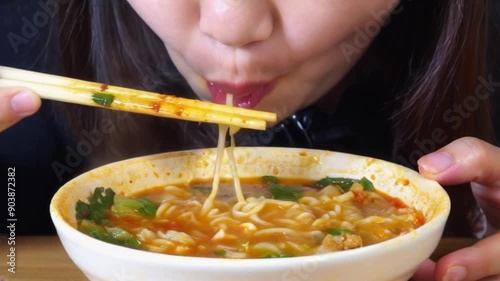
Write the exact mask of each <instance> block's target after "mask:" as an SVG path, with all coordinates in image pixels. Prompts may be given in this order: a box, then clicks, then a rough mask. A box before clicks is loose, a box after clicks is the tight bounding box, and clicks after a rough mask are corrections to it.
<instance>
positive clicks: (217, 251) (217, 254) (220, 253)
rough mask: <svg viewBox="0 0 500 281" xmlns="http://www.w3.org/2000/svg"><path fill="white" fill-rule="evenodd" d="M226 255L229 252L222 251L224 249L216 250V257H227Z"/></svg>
mask: <svg viewBox="0 0 500 281" xmlns="http://www.w3.org/2000/svg"><path fill="white" fill-rule="evenodd" d="M226 253H227V252H226V250H222V249H221V250H215V251H214V254H215V255H216V256H218V257H225V256H226Z"/></svg>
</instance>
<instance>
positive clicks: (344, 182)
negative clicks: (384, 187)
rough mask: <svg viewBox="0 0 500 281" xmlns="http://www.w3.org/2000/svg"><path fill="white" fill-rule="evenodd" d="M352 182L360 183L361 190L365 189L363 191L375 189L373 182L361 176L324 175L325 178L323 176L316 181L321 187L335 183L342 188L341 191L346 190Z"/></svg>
mask: <svg viewBox="0 0 500 281" xmlns="http://www.w3.org/2000/svg"><path fill="white" fill-rule="evenodd" d="M354 183H359V184H361V186H363V190H365V191H375V187H374V186H373V183H372V182H371V181H370V180H369V179H367V178H365V177H363V178H362V179H360V180H356V179H351V178H330V177H326V178H323V179H321V180H319V181H318V184H319V185H321V186H322V187H326V186H329V185H337V186H339V187H340V188H341V189H342V191H343V192H348V191H349V190H350V189H351V187H352V185H353V184H354Z"/></svg>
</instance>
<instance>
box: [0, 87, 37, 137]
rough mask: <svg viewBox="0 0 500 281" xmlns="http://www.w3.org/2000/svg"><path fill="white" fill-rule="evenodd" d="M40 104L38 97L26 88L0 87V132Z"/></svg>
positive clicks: (32, 111)
mask: <svg viewBox="0 0 500 281" xmlns="http://www.w3.org/2000/svg"><path fill="white" fill-rule="evenodd" d="M40 105H41V101H40V98H39V97H38V96H37V95H35V94H33V93H32V92H30V91H28V90H25V89H20V88H0V132H2V131H4V130H6V129H7V128H9V127H11V126H12V125H14V124H15V123H17V122H18V121H19V120H21V119H22V118H23V117H26V116H29V115H32V114H33V113H35V112H36V111H37V110H38V109H39V108H40Z"/></svg>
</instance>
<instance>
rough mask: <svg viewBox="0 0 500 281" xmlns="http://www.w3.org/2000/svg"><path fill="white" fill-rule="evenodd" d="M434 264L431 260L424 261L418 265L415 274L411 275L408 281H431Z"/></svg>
mask: <svg viewBox="0 0 500 281" xmlns="http://www.w3.org/2000/svg"><path fill="white" fill-rule="evenodd" d="M435 267H436V263H435V262H433V261H431V260H426V261H425V262H424V263H422V264H421V265H420V267H419V268H418V270H417V272H415V274H414V275H413V277H412V278H411V279H410V281H433V280H434V269H435Z"/></svg>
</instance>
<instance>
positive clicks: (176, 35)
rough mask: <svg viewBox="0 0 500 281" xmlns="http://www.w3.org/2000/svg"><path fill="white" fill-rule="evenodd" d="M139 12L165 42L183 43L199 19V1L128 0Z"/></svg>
mask: <svg viewBox="0 0 500 281" xmlns="http://www.w3.org/2000/svg"><path fill="white" fill-rule="evenodd" d="M128 2H129V3H130V5H131V6H132V8H133V9H134V10H135V11H136V12H137V14H138V15H139V16H140V17H141V18H142V19H143V20H144V21H145V22H146V24H148V26H149V27H150V28H151V29H152V30H153V31H154V32H155V33H156V34H157V35H158V36H159V37H160V38H161V39H162V40H163V42H164V43H165V44H172V43H174V42H176V43H177V44H182V43H183V42H185V41H186V40H188V39H189V37H190V33H191V32H193V31H194V30H195V28H196V27H197V23H198V20H199V7H198V4H197V3H196V2H197V1H179V0H128Z"/></svg>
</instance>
